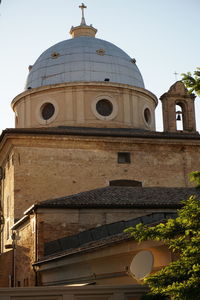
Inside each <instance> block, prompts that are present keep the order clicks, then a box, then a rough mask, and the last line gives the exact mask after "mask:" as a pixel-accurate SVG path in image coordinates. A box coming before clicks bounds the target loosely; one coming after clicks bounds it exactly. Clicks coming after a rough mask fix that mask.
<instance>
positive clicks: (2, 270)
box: [0, 250, 13, 287]
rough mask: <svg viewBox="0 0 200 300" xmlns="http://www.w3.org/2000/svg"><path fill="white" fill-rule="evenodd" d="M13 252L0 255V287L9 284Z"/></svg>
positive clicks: (11, 273)
mask: <svg viewBox="0 0 200 300" xmlns="http://www.w3.org/2000/svg"><path fill="white" fill-rule="evenodd" d="M12 262H13V251H12V250H10V251H7V252H5V253H1V254H0V287H7V286H9V284H10V283H11V276H12V275H13V269H12Z"/></svg>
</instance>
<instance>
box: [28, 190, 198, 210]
mask: <svg viewBox="0 0 200 300" xmlns="http://www.w3.org/2000/svg"><path fill="white" fill-rule="evenodd" d="M190 195H197V196H198V197H199V196H200V191H199V190H197V189H195V188H167V187H122V186H121V187H120V186H108V187H104V188H98V189H95V190H91V191H86V192H82V193H79V194H74V195H71V196H66V197H61V198H57V199H50V200H46V201H42V202H39V203H37V204H36V205H35V206H34V207H39V208H174V209H176V208H179V207H181V206H182V205H181V203H180V201H181V200H186V199H187V198H188V197H189V196H190Z"/></svg>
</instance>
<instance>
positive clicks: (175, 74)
mask: <svg viewBox="0 0 200 300" xmlns="http://www.w3.org/2000/svg"><path fill="white" fill-rule="evenodd" d="M177 75H178V73H177V72H176V71H175V72H174V76H175V80H176V81H177V80H178V78H177Z"/></svg>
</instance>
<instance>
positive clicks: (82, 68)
mask: <svg viewBox="0 0 200 300" xmlns="http://www.w3.org/2000/svg"><path fill="white" fill-rule="evenodd" d="M105 79H106V81H110V82H115V83H122V84H129V85H132V86H136V87H141V88H144V82H143V79H142V76H141V74H140V71H139V69H138V67H137V66H136V64H135V62H134V60H133V59H131V57H130V56H128V55H127V54H126V53H125V52H124V51H123V50H121V49H120V48H118V47H117V46H115V45H113V44H112V43H109V42H107V41H104V40H101V39H97V38H95V37H90V36H80V37H75V38H73V39H69V40H65V41H62V42H60V43H58V44H56V45H54V46H52V47H50V48H49V49H47V50H46V51H45V52H43V53H42V54H41V56H40V57H39V58H38V59H37V61H36V62H35V64H34V65H33V67H32V68H31V70H30V73H29V75H28V78H27V83H26V89H28V88H36V87H41V86H45V85H53V84H60V83H65V82H76V81H78V82H93V81H98V82H100V81H102V82H103V81H105Z"/></svg>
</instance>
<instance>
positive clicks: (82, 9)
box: [79, 3, 87, 25]
mask: <svg viewBox="0 0 200 300" xmlns="http://www.w3.org/2000/svg"><path fill="white" fill-rule="evenodd" d="M79 8H80V9H81V11H82V18H81V25H86V22H85V16H84V9H85V8H87V6H86V5H85V4H84V3H82V4H81V5H79Z"/></svg>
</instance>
